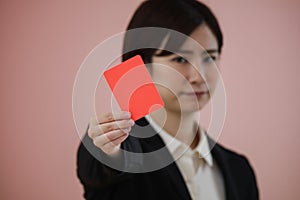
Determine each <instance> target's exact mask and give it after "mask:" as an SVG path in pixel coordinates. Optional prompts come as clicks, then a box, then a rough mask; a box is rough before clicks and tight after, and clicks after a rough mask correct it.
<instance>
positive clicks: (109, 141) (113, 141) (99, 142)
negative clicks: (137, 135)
mask: <svg viewBox="0 0 300 200" xmlns="http://www.w3.org/2000/svg"><path fill="white" fill-rule="evenodd" d="M128 135H129V134H128V133H126V132H123V131H122V130H114V131H110V132H108V133H106V134H102V135H100V136H98V137H95V138H94V140H93V141H94V144H95V145H96V146H97V147H98V148H100V149H101V150H102V151H104V152H105V153H107V154H112V153H114V152H116V151H117V150H119V148H120V144H121V143H122V142H123V141H124V140H125V139H126V138H127V137H128Z"/></svg>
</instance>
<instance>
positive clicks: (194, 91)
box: [151, 24, 220, 113]
mask: <svg viewBox="0 0 300 200" xmlns="http://www.w3.org/2000/svg"><path fill="white" fill-rule="evenodd" d="M190 37H191V38H192V39H194V40H195V41H196V42H197V43H198V44H195V42H192V41H191V40H189V39H187V40H186V41H185V42H184V43H183V45H182V47H181V48H180V50H179V52H178V53H177V52H176V54H170V55H168V56H161V57H159V56H153V58H152V63H153V64H152V69H151V74H152V79H153V81H154V82H155V84H156V87H157V89H158V91H159V93H160V95H161V97H162V99H163V101H164V103H165V109H166V110H167V111H172V112H178V113H191V112H195V111H198V110H201V109H202V108H203V107H204V106H205V104H206V103H207V102H208V101H209V99H210V95H212V94H213V92H214V90H215V87H216V85H217V81H218V73H217V66H218V65H219V59H220V55H219V53H218V43H217V40H216V38H215V36H214V35H213V33H212V32H211V30H210V28H209V27H208V26H207V25H205V24H203V25H201V26H199V27H198V28H196V29H195V31H194V32H192V34H191V35H190ZM199 44H200V45H199Z"/></svg>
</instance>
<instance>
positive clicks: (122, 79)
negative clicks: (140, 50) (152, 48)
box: [104, 55, 164, 120]
mask: <svg viewBox="0 0 300 200" xmlns="http://www.w3.org/2000/svg"><path fill="white" fill-rule="evenodd" d="M104 77H105V79H106V81H107V83H108V85H109V87H110V89H111V90H112V92H113V94H114V96H115V98H116V100H117V102H118V104H119V106H120V108H121V109H122V110H123V111H129V112H130V113H131V118H132V119H133V120H138V119H140V118H142V117H144V116H145V115H148V114H149V113H151V112H153V111H155V110H158V109H160V108H162V107H163V106H164V102H163V100H162V99H161V97H160V95H159V93H158V91H157V90H156V87H155V85H154V83H153V81H152V79H151V76H150V74H149V72H148V70H147V68H146V66H145V64H144V62H143V60H142V58H141V56H139V55H137V56H134V57H132V58H130V59H128V60H126V61H124V62H122V63H121V64H119V65H117V66H114V67H113V68H110V69H109V70H107V71H105V72H104Z"/></svg>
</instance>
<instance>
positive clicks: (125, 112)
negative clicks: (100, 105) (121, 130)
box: [122, 111, 131, 117]
mask: <svg viewBox="0 0 300 200" xmlns="http://www.w3.org/2000/svg"><path fill="white" fill-rule="evenodd" d="M122 115H123V116H124V117H130V116H131V113H130V112H127V111H124V112H122Z"/></svg>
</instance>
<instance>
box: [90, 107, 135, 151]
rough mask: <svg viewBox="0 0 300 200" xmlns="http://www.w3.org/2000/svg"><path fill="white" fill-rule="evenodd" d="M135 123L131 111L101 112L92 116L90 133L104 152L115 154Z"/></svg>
mask: <svg viewBox="0 0 300 200" xmlns="http://www.w3.org/2000/svg"><path fill="white" fill-rule="evenodd" d="M133 125H134V121H133V120H132V119H130V113H129V112H121V113H117V114H112V113H105V114H100V115H97V116H96V117H93V118H91V120H90V122H89V129H88V135H89V137H90V138H91V139H92V140H93V142H94V144H95V145H96V146H97V147H98V148H100V149H101V150H102V151H103V152H105V153H106V154H108V155H115V154H117V153H118V152H119V150H120V146H121V143H122V142H123V141H124V140H125V139H126V138H127V137H128V135H129V134H128V133H129V131H130V130H131V127H132V126H133Z"/></svg>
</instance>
